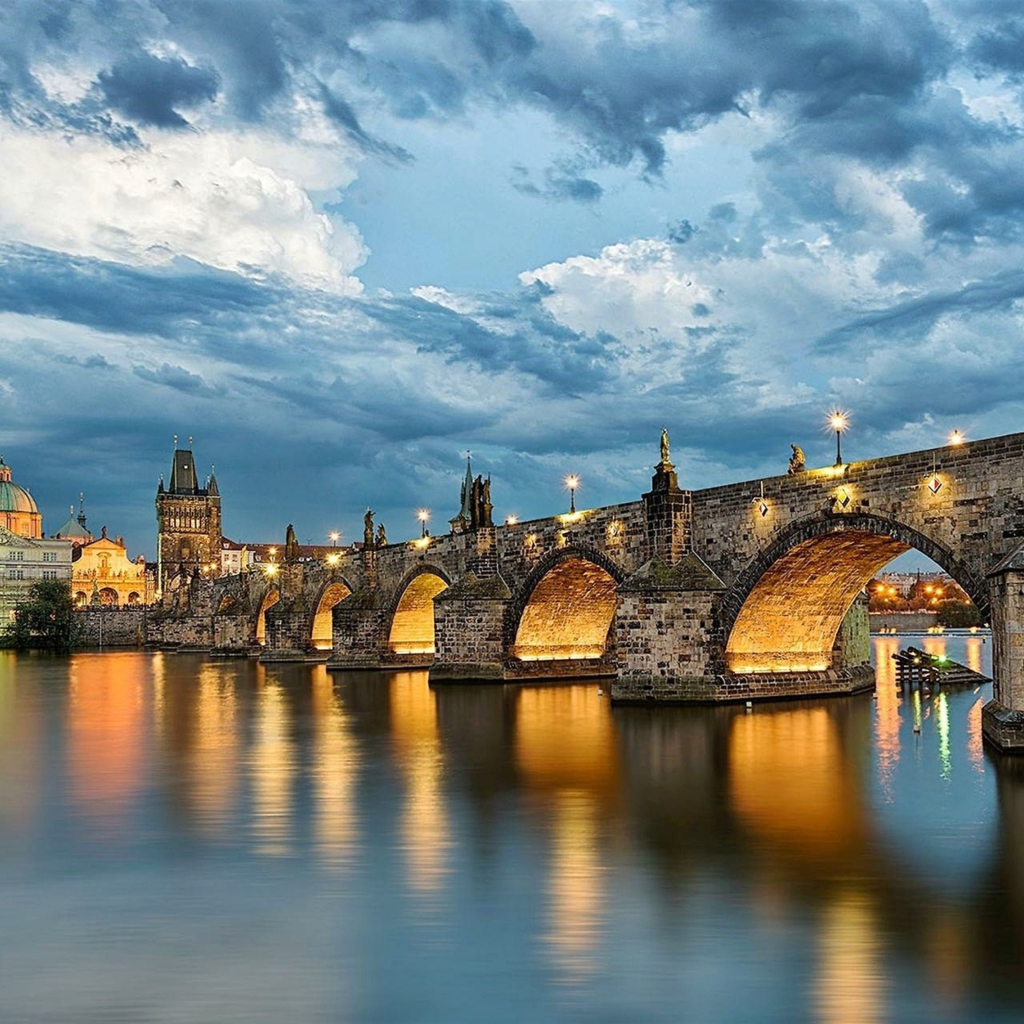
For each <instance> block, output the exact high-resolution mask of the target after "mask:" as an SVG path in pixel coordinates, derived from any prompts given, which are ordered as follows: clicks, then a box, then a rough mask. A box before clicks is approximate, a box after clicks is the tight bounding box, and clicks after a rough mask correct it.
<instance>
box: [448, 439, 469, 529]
mask: <svg viewBox="0 0 1024 1024" xmlns="http://www.w3.org/2000/svg"><path fill="white" fill-rule="evenodd" d="M459 504H460V508H459V511H458V514H457V515H456V516H455V517H454V518H453V519H449V520H448V523H449V525H450V526H451V528H452V533H464V532H465V531H466V530H468V529H469V528H470V526H471V525H472V522H473V456H472V453H470V452H467V453H466V478H465V480H463V481H462V490H461V491H460V493H459Z"/></svg>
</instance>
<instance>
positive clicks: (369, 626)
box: [327, 588, 388, 672]
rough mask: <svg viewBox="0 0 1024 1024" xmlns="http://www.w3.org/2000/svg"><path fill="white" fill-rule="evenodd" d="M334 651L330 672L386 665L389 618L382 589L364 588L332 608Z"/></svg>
mask: <svg viewBox="0 0 1024 1024" xmlns="http://www.w3.org/2000/svg"><path fill="white" fill-rule="evenodd" d="M331 622H332V627H331V632H332V635H333V651H332V653H331V656H330V658H329V659H328V660H327V670H328V671H329V672H345V671H348V670H358V669H374V668H382V667H384V665H385V662H386V660H387V653H388V651H387V640H388V620H387V613H386V611H385V610H384V609H383V608H382V607H381V595H380V591H379V590H377V589H376V588H373V589H369V590H360V591H357V592H356V593H354V594H351V595H350V596H349V597H346V598H345V599H344V600H343V601H339V602H338V604H336V605H335V606H334V608H333V609H332V610H331Z"/></svg>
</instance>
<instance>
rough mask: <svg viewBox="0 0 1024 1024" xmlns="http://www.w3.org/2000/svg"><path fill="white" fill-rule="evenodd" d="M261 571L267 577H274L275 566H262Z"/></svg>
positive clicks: (275, 572) (275, 573)
mask: <svg viewBox="0 0 1024 1024" xmlns="http://www.w3.org/2000/svg"><path fill="white" fill-rule="evenodd" d="M263 571H264V573H266V575H267V576H276V575H277V566H276V565H274V564H273V562H271V563H270V564H269V565H265V566H263Z"/></svg>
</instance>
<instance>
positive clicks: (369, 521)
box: [363, 507, 373, 548]
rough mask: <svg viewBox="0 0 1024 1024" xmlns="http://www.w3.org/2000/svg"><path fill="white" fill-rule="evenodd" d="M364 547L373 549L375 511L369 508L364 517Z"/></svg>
mask: <svg viewBox="0 0 1024 1024" xmlns="http://www.w3.org/2000/svg"><path fill="white" fill-rule="evenodd" d="M363 547H364V548H372V547H373V509H372V508H369V507H368V508H367V509H366V515H365V516H363Z"/></svg>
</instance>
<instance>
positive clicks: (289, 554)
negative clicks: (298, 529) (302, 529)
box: [284, 523, 300, 562]
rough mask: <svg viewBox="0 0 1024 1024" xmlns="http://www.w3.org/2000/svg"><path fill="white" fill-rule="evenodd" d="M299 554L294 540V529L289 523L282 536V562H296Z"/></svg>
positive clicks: (297, 545)
mask: <svg viewBox="0 0 1024 1024" xmlns="http://www.w3.org/2000/svg"><path fill="white" fill-rule="evenodd" d="M299 553H300V552H299V542H298V540H296V538H295V527H294V526H292V524H291V523H289V524H288V529H287V530H286V531H285V535H284V560H285V561H286V562H297V561H298V559H299Z"/></svg>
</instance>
